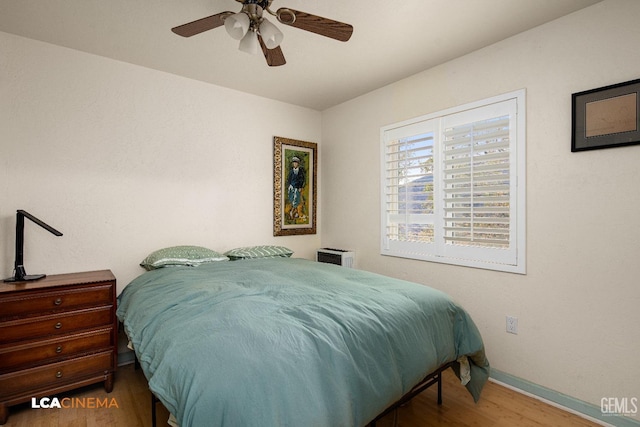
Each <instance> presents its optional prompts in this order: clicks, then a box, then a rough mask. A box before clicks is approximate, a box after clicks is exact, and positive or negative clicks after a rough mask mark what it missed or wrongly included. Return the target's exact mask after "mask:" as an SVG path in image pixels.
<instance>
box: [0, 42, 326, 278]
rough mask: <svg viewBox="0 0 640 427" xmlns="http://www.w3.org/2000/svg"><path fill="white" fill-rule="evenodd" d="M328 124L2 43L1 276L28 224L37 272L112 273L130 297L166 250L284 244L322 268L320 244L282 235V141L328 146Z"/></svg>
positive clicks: (276, 106) (209, 89)
mask: <svg viewBox="0 0 640 427" xmlns="http://www.w3.org/2000/svg"><path fill="white" fill-rule="evenodd" d="M320 130H321V114H320V113H319V112H317V111H314V110H309V109H304V108H300V107H296V106H292V105H288V104H285V103H281V102H275V101H271V100H268V99H264V98H259V97H256V96H252V95H247V94H244V93H241V92H237V91H232V90H228V89H224V88H221V87H216V86H212V85H209V84H205V83H201V82H197V81H193V80H189V79H185V78H181V77H177V76H175V75H171V74H167V73H161V72H157V71H154V70H150V69H146V68H141V67H138V66H133V65H131V64H127V63H123V62H117V61H113V60H110V59H106V58H101V57H98V56H93V55H89V54H85V53H81V52H78V51H74V50H70V49H66V48H61V47H58V46H54V45H50V44H45V43H41V42H37V41H33V40H29V39H25V38H21V37H16V36H13V35H10V34H7V33H0V195H1V199H0V200H1V203H0V239H1V241H0V278H5V277H9V276H11V275H12V274H13V273H12V271H13V261H14V235H15V213H16V210H17V209H24V210H26V211H28V212H30V213H31V214H33V215H35V216H36V217H38V218H40V219H41V220H43V221H45V222H46V223H48V224H50V225H52V226H53V227H55V228H57V229H58V230H60V231H61V232H62V233H64V236H63V237H54V236H53V235H51V234H49V233H48V232H47V231H45V230H43V229H41V228H40V227H38V226H37V225H35V224H33V223H31V222H30V221H28V220H27V221H26V225H25V240H26V242H25V266H26V269H27V273H29V274H35V273H47V274H54V273H63V272H73V271H84V270H92V269H103V268H109V269H111V270H112V271H113V272H114V273H115V275H116V277H117V279H118V289H119V290H121V289H122V288H123V287H124V286H125V285H126V284H127V283H128V282H129V281H130V280H131V279H132V278H134V277H135V276H137V275H138V274H140V273H141V272H142V271H143V270H142V269H141V267H139V266H138V263H139V262H140V261H141V260H142V259H143V258H144V257H145V256H146V255H147V254H148V253H149V252H151V251H152V250H155V249H158V248H160V247H165V246H170V245H179V244H195V245H202V246H206V247H209V248H211V249H215V250H218V251H225V250H228V249H231V248H233V247H237V246H244V245H255V244H279V245H284V246H287V247H289V248H291V249H293V250H294V251H295V252H296V253H295V255H294V256H298V257H305V258H313V256H314V249H315V248H317V247H318V245H319V242H320V238H319V235H308V236H292V237H273V202H272V199H273V196H272V195H273V178H272V177H273V168H272V164H273V142H272V139H273V136H283V137H288V138H294V139H301V140H305V141H312V142H318V143H319V142H320Z"/></svg>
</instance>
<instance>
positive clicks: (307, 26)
mask: <svg viewBox="0 0 640 427" xmlns="http://www.w3.org/2000/svg"><path fill="white" fill-rule="evenodd" d="M276 15H277V17H278V21H280V22H282V23H283V24H285V25H289V26H291V27H296V28H300V29H301V30H306V31H311V32H312V33H316V34H319V35H321V36H325V37H330V38H332V39H336V40H340V41H341V42H346V41H347V40H349V39H350V38H351V34H353V26H351V25H349V24H345V23H343V22H338V21H334V20H333V19H328V18H323V17H321V16H317V15H312V14H310V13H306V12H300V11H299V10H293V9H289V8H286V7H282V8H280V9H278V12H277V13H276ZM294 16H295V19H294V18H293V17H294Z"/></svg>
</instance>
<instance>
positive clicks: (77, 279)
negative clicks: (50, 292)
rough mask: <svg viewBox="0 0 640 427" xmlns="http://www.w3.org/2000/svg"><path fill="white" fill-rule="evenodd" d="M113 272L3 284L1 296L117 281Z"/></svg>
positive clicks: (50, 277)
mask: <svg viewBox="0 0 640 427" xmlns="http://www.w3.org/2000/svg"><path fill="white" fill-rule="evenodd" d="M115 280H116V278H115V276H114V275H113V273H112V272H111V270H97V271H84V272H79V273H65V274H52V275H50V276H46V277H43V278H42V279H39V280H34V281H31V282H17V283H1V282H0V294H3V293H8V292H20V291H29V290H32V289H46V288H53V287H56V286H65V285H85V284H90V283H99V282H108V281H115Z"/></svg>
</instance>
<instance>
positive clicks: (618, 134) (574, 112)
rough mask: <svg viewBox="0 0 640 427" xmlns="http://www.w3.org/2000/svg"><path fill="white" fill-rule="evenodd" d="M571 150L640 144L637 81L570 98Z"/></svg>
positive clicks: (639, 83) (638, 85) (639, 86)
mask: <svg viewBox="0 0 640 427" xmlns="http://www.w3.org/2000/svg"><path fill="white" fill-rule="evenodd" d="M571 122H572V126H571V151H572V152H577V151H587V150H597V149H601V148H612V147H622V146H627V145H635V144H640V79H637V80H631V81H628V82H624V83H618V84H614V85H610V86H604V87H600V88H597V89H591V90H587V91H584V92H578V93H574V94H572V95H571Z"/></svg>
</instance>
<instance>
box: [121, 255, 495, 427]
mask: <svg viewBox="0 0 640 427" xmlns="http://www.w3.org/2000/svg"><path fill="white" fill-rule="evenodd" d="M117 315H118V318H119V319H120V321H121V322H122V324H123V325H124V329H125V332H126V334H127V336H128V337H129V340H130V344H131V345H132V347H133V349H134V350H135V353H136V357H137V359H138V361H139V363H140V366H141V368H142V370H143V372H144V374H145V376H146V378H147V380H148V382H149V388H150V389H151V391H152V393H153V395H154V396H156V397H157V399H159V400H160V401H161V402H162V403H163V404H164V405H165V406H166V408H167V409H168V410H169V411H170V412H171V414H173V415H174V416H175V418H176V420H177V423H178V425H180V426H181V427H190V426H204V425H207V426H221V427H222V426H224V427H230V426H239V427H240V426H241V427H251V426H260V427H268V426H274V427H275V426H292V427H294V426H295V427H297V426H306V427H314V426H317V427H321V426H326V427H338V426H345V427H347V426H348V427H353V426H365V425H368V424H370V423H371V422H372V421H374V420H375V419H376V417H378V416H379V415H380V414H381V413H383V412H384V411H385V410H386V409H387V408H389V407H390V406H392V405H393V404H394V403H395V402H398V401H399V400H400V399H401V398H402V397H403V396H406V395H407V394H408V393H410V392H411V390H413V389H414V388H415V387H416V385H418V384H420V383H421V382H423V381H424V380H425V377H427V378H428V377H429V374H432V373H434V372H435V373H437V372H439V371H440V370H442V369H444V368H447V367H449V366H452V367H453V368H454V371H455V372H456V374H457V375H458V376H459V377H461V378H462V379H463V380H464V383H466V387H467V389H468V390H469V392H470V393H471V395H472V396H473V398H474V399H475V400H476V401H477V399H478V398H479V396H480V392H481V390H482V387H483V385H484V383H485V382H486V380H487V378H488V375H489V363H488V361H487V359H486V357H485V353H484V347H483V342H482V338H481V336H480V334H479V332H478V330H477V328H476V326H475V325H474V323H473V321H472V320H471V318H470V317H469V315H468V314H467V312H466V311H465V310H464V309H462V308H461V307H460V306H459V305H458V304H456V303H455V302H454V301H452V300H451V298H450V297H448V296H447V295H446V294H444V293H442V292H440V291H437V290H435V289H432V288H430V287H427V286H423V285H418V284H414V283H410V282H406V281H402V280H397V279H392V278H389V277H385V276H382V275H378V274H373V273H368V272H365V271H360V270H355V269H349V268H344V267H340V266H336V265H332V264H323V263H317V262H312V261H309V260H304V259H297V258H289V257H273V258H256V259H244V260H239V261H227V262H209V263H203V264H201V265H199V266H197V267H195V268H194V267H192V266H172V267H171V268H159V269H154V270H151V271H148V272H146V273H143V274H142V275H141V276H139V277H137V278H136V279H134V280H133V281H132V282H131V283H130V284H128V285H127V286H126V287H125V289H124V290H123V292H122V293H121V294H120V296H119V297H118V309H117Z"/></svg>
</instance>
